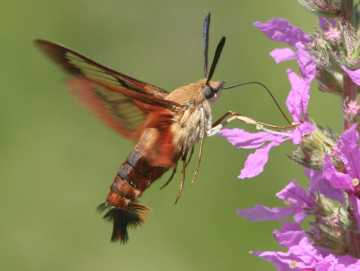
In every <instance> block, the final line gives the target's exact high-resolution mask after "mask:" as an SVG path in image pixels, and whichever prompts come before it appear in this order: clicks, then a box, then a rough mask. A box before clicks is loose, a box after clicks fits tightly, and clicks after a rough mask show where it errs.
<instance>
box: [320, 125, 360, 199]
mask: <svg viewBox="0 0 360 271" xmlns="http://www.w3.org/2000/svg"><path fill="white" fill-rule="evenodd" d="M358 144H359V133H358V131H357V125H353V126H352V127H350V128H349V129H347V130H346V131H345V132H344V133H343V134H342V135H341V137H340V139H339V140H338V142H337V146H336V150H335V153H334V155H335V156H336V157H337V158H338V159H340V160H341V162H342V164H343V165H342V167H344V169H343V170H342V171H339V170H338V169H336V167H335V166H334V164H333V161H332V159H331V157H329V156H328V157H326V158H325V163H324V168H323V170H322V174H323V178H324V179H325V180H327V181H328V182H329V184H330V185H331V186H332V187H334V188H336V189H340V190H342V191H346V192H349V193H358V192H359V179H360V163H359V161H360V148H359V145H358Z"/></svg>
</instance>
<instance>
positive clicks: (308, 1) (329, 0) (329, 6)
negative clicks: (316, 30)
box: [298, 0, 342, 17]
mask: <svg viewBox="0 0 360 271" xmlns="http://www.w3.org/2000/svg"><path fill="white" fill-rule="evenodd" d="M298 2H299V3H300V5H302V6H303V7H305V8H306V9H307V10H309V11H311V12H314V13H316V14H317V15H320V16H328V17H334V16H337V15H339V14H340V12H341V2H342V1H341V0H298Z"/></svg>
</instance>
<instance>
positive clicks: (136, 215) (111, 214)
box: [97, 203, 149, 244]
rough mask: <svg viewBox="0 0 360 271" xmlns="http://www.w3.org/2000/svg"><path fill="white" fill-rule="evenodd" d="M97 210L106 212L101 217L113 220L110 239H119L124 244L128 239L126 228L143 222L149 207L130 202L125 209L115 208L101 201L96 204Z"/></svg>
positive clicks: (114, 240) (113, 240)
mask: <svg viewBox="0 0 360 271" xmlns="http://www.w3.org/2000/svg"><path fill="white" fill-rule="evenodd" d="M97 209H98V211H100V212H104V211H106V213H105V214H104V216H103V218H104V219H105V220H107V221H112V222H113V231H112V235H111V241H112V242H116V241H120V243H121V244H125V243H126V242H127V241H128V240H129V234H128V228H136V227H137V226H140V225H141V224H142V223H144V220H145V216H146V214H147V213H148V211H149V209H148V208H147V207H146V206H144V205H141V204H138V203H130V204H129V205H128V206H127V208H126V209H122V208H117V207H113V206H111V205H109V204H108V203H102V204H100V205H99V206H98V208H97Z"/></svg>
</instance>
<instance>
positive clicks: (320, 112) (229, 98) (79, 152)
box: [0, 0, 341, 271]
mask: <svg viewBox="0 0 360 271" xmlns="http://www.w3.org/2000/svg"><path fill="white" fill-rule="evenodd" d="M207 11H212V14H213V18H212V19H213V20H212V28H211V44H212V49H213V48H214V46H215V45H216V42H217V41H218V39H219V38H220V36H221V35H226V36H227V37H228V42H227V44H226V48H225V50H224V54H223V57H222V59H221V61H220V65H219V66H218V69H217V71H216V74H215V79H221V80H225V81H227V82H238V81H245V80H260V81H262V82H264V83H266V84H267V85H268V86H269V87H270V88H271V89H272V90H273V91H274V92H275V94H276V95H277V96H278V97H279V99H281V101H284V99H285V98H286V95H287V93H288V90H289V84H288V81H287V78H286V69H287V68H288V67H289V64H288V63H286V64H282V65H275V64H274V63H273V61H272V60H271V59H270V57H269V51H270V50H271V49H272V48H275V47H281V46H283V45H281V44H276V43H274V42H272V41H270V40H267V39H266V38H265V37H264V36H263V35H262V34H261V33H260V32H259V31H257V30H256V29H255V28H254V27H253V25H252V24H253V22H254V21H256V20H267V19H269V18H271V17H275V16H279V17H286V18H288V19H290V20H291V21H292V22H293V23H294V24H296V25H299V26H301V27H302V28H304V29H305V30H307V31H313V30H314V29H315V28H316V24H317V21H316V18H315V17H313V16H312V15H311V14H309V13H307V12H306V11H305V10H303V9H302V8H301V7H300V6H299V5H298V4H297V1H295V0H292V1H288V0H287V1H285V0H273V1H264V0H252V1H239V0H227V1H215V0H214V1H202V0H196V1H192V0H183V1H119V0H116V1H115V0H104V1H95V0H87V1H86V0H71V1H70V0H62V1H48V0H41V1H40V0H39V1H38V0H32V1H16V0H15V1H10V0H2V2H1V11H0V14H1V16H0V37H1V38H0V46H1V50H0V60H1V65H2V67H3V68H2V69H1V73H0V82H1V91H0V95H1V96H0V97H1V99H0V102H1V107H0V127H1V133H0V137H1V140H0V182H1V189H0V206H1V207H0V208H1V223H0V229H1V230H0V240H1V241H0V270H12V271H15V270H22V271H24V270H36V271H38V270H51V271H56V270H61V271H64V270H87V271H91V270H108V271H111V270H129V271H130V270H157V271H161V270H174V271H175V270H197V271H200V270H208V271H210V270H235V269H237V270H273V268H272V267H271V266H270V265H269V264H267V263H265V262H263V261H261V260H259V259H257V258H255V257H253V256H251V255H250V254H249V251H250V250H261V249H263V250H268V249H274V248H277V245H276V243H275V242H274V241H273V239H272V235H271V232H272V229H274V228H275V227H276V226H278V225H277V224H276V223H258V224H255V223H251V222H248V221H246V220H244V219H242V218H239V217H238V216H237V215H236V214H235V210H236V208H238V207H242V208H245V207H250V206H253V205H254V204H255V203H264V204H268V205H276V204H278V203H279V202H277V201H276V200H275V197H274V194H275V193H276V192H278V191H279V190H280V189H281V188H282V187H283V186H284V185H285V184H286V183H287V181H288V180H289V179H291V178H293V177H295V176H300V177H298V178H297V179H299V180H300V181H301V182H303V183H304V182H305V180H304V178H303V177H301V176H302V175H303V174H302V170H301V168H300V167H298V166H297V165H296V164H294V163H293V162H291V161H289V160H288V159H287V158H286V154H287V153H289V152H290V151H291V146H289V145H287V146H282V147H280V148H277V149H276V150H274V151H272V153H271V158H272V159H271V160H270V163H269V164H268V166H267V168H266V171H265V172H264V173H263V174H262V175H261V176H260V177H258V178H256V179H253V180H247V181H239V180H238V179H237V175H238V174H239V170H240V168H241V166H242V163H243V161H244V158H245V155H246V153H245V152H244V151H238V150H235V149H234V148H233V147H232V146H230V144H228V143H227V142H226V141H225V140H224V139H222V138H219V137H214V138H210V139H208V140H207V141H206V149H205V159H204V161H203V164H202V166H201V174H200V178H199V181H198V183H196V184H194V185H191V184H189V183H187V185H186V188H185V192H184V195H183V197H182V199H181V200H180V202H179V204H178V205H176V206H174V205H173V202H174V199H175V196H176V192H177V188H178V184H177V182H173V183H172V184H171V185H170V186H169V187H168V188H167V189H165V190H163V191H159V187H160V185H161V184H162V183H163V182H164V181H166V179H167V176H164V177H163V178H162V179H161V180H159V181H158V182H157V183H155V184H154V185H153V186H152V187H151V188H150V189H149V190H148V191H147V192H146V193H145V194H144V196H143V197H142V199H141V201H142V202H143V203H144V204H146V205H148V206H150V207H151V209H152V211H151V213H150V216H149V217H148V220H147V223H146V224H144V225H143V226H142V227H140V228H139V229H137V230H136V231H132V232H131V235H130V238H131V240H130V242H129V243H128V244H127V245H126V246H120V245H119V244H117V243H114V244H113V243H110V242H109V238H110V232H111V225H110V224H108V223H106V222H104V221H103V220H102V219H101V218H100V215H99V214H97V213H96V211H95V207H96V206H97V205H98V204H99V203H100V202H102V201H103V200H104V198H105V197H106V194H107V192H108V187H109V185H110V184H111V182H112V179H113V177H114V174H115V173H116V171H117V169H118V167H119V165H120V164H121V162H122V161H123V160H124V159H125V158H126V156H127V154H128V153H129V152H130V150H131V144H129V142H127V141H126V140H124V139H122V138H120V137H119V136H118V135H117V134H115V133H114V132H113V131H112V130H110V129H108V128H106V127H105V126H104V125H102V123H100V121H98V120H97V119H96V118H95V117H94V116H93V115H92V114H90V113H89V112H88V111H87V110H86V109H84V108H83V107H81V106H79V105H78V103H77V102H76V101H75V100H74V99H73V98H72V97H71V96H70V95H68V92H67V89H66V87H65V84H64V82H65V78H66V76H65V75H64V74H63V73H62V72H61V71H60V70H59V69H58V67H56V66H55V65H53V64H52V63H51V62H50V61H49V60H48V59H46V58H45V57H44V56H43V55H42V54H41V53H40V52H39V51H38V50H37V49H36V48H34V46H33V44H32V41H33V39H35V38H46V39H49V40H53V41H57V42H60V43H63V44H65V45H67V46H69V47H71V48H74V49H76V50H78V51H80V52H82V53H84V54H86V55H88V56H89V57H91V58H93V59H95V60H97V61H99V62H101V63H104V64H106V65H109V66H111V67H114V68H116V69H118V70H120V71H121V72H124V73H127V74H129V75H133V76H134V77H137V78H139V79H142V80H144V81H148V82H151V83H154V84H156V85H159V86H161V87H163V88H165V89H169V90H171V89H174V88H175V87H178V86H180V85H183V84H186V83H189V82H192V81H196V80H198V79H199V78H200V77H201V75H202V65H203V63H202V47H201V45H202V44H201V24H202V20H203V17H204V15H205V14H206V12H207ZM212 52H213V51H212ZM274 108H275V107H274V105H273V104H272V103H271V100H270V99H269V98H268V97H267V96H266V94H265V93H264V92H263V91H262V90H261V89H259V88H257V87H246V88H242V89H234V90H232V91H229V92H226V93H223V95H222V98H221V99H220V100H219V101H218V103H217V104H216V106H214V115H215V117H218V116H220V115H221V114H222V113H224V112H225V111H228V110H234V111H239V112H242V113H243V114H246V115H248V116H252V117H256V118H257V119H259V120H263V121H267V122H272V123H277V124H284V121H283V120H282V119H281V117H280V114H279V113H278V112H277V111H276V110H275V109H274ZM339 110H340V103H339V102H338V101H337V100H336V99H335V98H334V97H328V96H324V95H322V94H320V93H319V92H318V91H314V92H313V96H312V101H311V114H312V116H313V117H314V118H316V119H317V120H319V122H320V123H322V124H323V125H329V124H334V123H335V124H336V125H337V126H336V125H335V127H340V125H341V121H340V119H339V118H338V116H339V114H338V113H339ZM237 125H238V126H240V124H237ZM332 126H334V125H332ZM188 181H189V180H188Z"/></svg>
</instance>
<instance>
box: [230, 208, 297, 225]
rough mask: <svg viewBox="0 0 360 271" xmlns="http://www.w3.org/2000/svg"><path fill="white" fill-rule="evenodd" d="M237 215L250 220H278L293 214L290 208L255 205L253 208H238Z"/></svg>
mask: <svg viewBox="0 0 360 271" xmlns="http://www.w3.org/2000/svg"><path fill="white" fill-rule="evenodd" d="M237 213H238V215H240V216H242V217H244V218H246V219H248V220H251V221H267V220H279V219H282V218H284V217H288V216H291V215H292V214H293V210H292V208H270V207H266V206H263V205H259V204H258V205H256V206H255V207H253V208H248V209H238V210H237Z"/></svg>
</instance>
